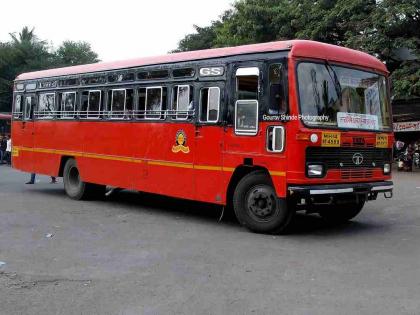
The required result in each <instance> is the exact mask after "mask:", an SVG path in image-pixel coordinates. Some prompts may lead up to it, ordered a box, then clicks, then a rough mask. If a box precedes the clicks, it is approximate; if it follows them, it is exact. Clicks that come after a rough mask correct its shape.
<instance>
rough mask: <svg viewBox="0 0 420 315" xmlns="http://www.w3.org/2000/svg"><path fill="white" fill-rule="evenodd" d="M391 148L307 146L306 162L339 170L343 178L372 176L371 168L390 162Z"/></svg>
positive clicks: (327, 168)
mask: <svg viewBox="0 0 420 315" xmlns="http://www.w3.org/2000/svg"><path fill="white" fill-rule="evenodd" d="M391 159H392V150H391V149H388V148H385V149H383V148H367V147H364V148H357V147H340V148H325V147H308V148H307V149H306V164H322V165H324V167H325V169H326V170H327V171H328V170H340V171H341V174H342V175H341V176H342V178H343V179H345V178H369V177H372V169H373V168H383V166H384V164H385V163H391Z"/></svg>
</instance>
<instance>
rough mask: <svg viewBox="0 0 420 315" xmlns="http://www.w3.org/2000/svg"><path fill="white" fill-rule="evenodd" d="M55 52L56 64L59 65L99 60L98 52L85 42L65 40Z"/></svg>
mask: <svg viewBox="0 0 420 315" xmlns="http://www.w3.org/2000/svg"><path fill="white" fill-rule="evenodd" d="M55 54H56V58H57V64H58V65H60V66H70V65H71V66H75V65H80V64H86V63H94V62H98V61H99V59H98V54H97V53H95V52H94V51H93V50H92V48H91V46H90V44H89V43H87V42H74V41H65V42H63V43H62V44H61V46H60V47H59V48H58V49H57V51H56V53H55Z"/></svg>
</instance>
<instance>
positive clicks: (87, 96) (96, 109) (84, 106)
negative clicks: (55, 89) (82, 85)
mask: <svg viewBox="0 0 420 315" xmlns="http://www.w3.org/2000/svg"><path fill="white" fill-rule="evenodd" d="M101 103H102V91H100V90H92V91H83V93H82V100H81V104H80V114H79V117H80V118H93V119H98V118H99V117H100V116H101Z"/></svg>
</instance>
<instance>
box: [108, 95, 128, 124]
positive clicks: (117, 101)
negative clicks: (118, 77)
mask: <svg viewBox="0 0 420 315" xmlns="http://www.w3.org/2000/svg"><path fill="white" fill-rule="evenodd" d="M126 99H127V91H126V90H125V89H115V90H111V91H109V95H108V109H109V117H110V118H111V119H120V118H124V113H125V102H126Z"/></svg>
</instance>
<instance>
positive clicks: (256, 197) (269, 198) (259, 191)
mask: <svg viewBox="0 0 420 315" xmlns="http://www.w3.org/2000/svg"><path fill="white" fill-rule="evenodd" d="M245 202H246V209H247V210H248V213H249V215H250V216H251V217H252V218H253V219H254V220H256V221H265V222H266V221H269V220H270V219H271V218H272V217H274V216H275V215H276V214H277V212H278V206H277V197H276V194H275V192H274V190H273V188H272V187H270V186H267V185H260V186H255V187H253V188H251V189H250V190H249V191H248V193H247V194H246V197H245Z"/></svg>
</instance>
